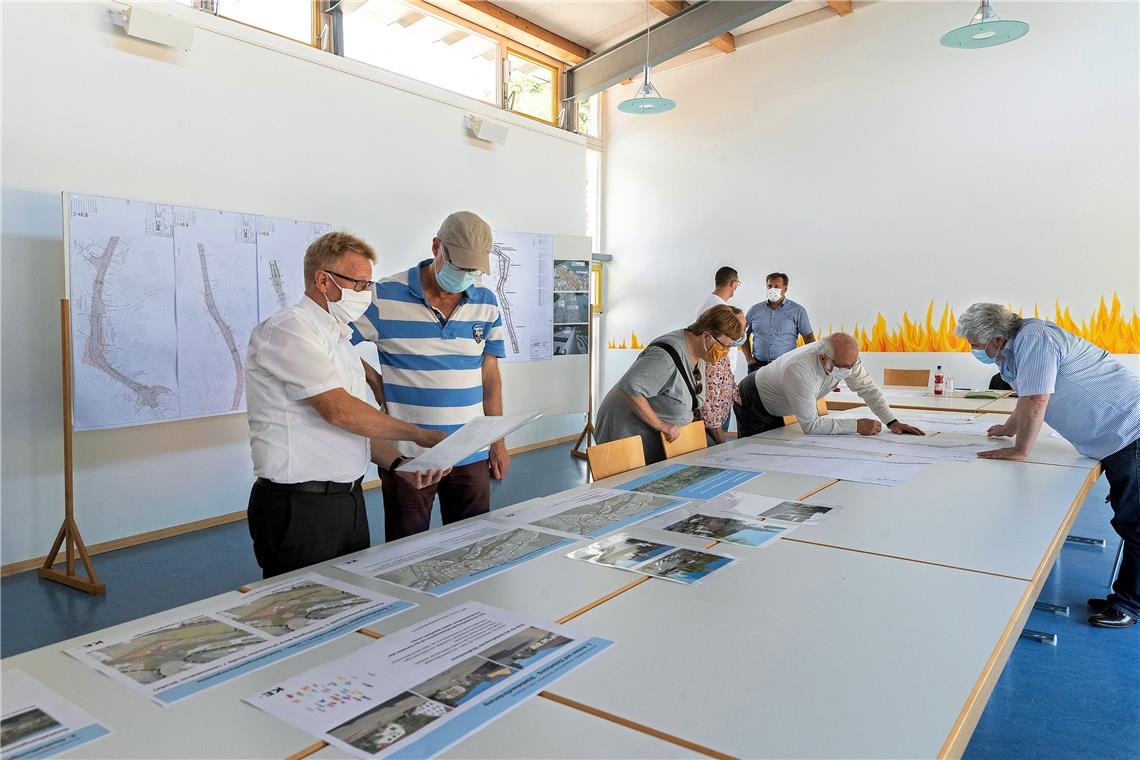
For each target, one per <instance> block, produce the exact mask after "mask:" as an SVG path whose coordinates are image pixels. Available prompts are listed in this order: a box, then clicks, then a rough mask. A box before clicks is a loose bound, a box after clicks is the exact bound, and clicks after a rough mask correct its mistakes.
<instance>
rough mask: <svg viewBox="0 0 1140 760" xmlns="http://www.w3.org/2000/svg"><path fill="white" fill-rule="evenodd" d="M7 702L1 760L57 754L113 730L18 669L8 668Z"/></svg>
mask: <svg viewBox="0 0 1140 760" xmlns="http://www.w3.org/2000/svg"><path fill="white" fill-rule="evenodd" d="M3 704H4V707H3V710H4V714H3V717H2V718H0V760H39V758H49V757H55V756H57V755H59V754H60V753H62V752H66V751H67V750H70V749H75V748H76V747H78V746H80V745H81V744H86V743H87V742H90V741H94V740H95V739H99V738H102V737H104V736H107V735H108V734H110V733H111V732H110V731H109V730H107V728H106V726H103V725H102V724H101V723H98V722H97V721H96V720H95V719H94V718H92V717H91V716H90V715H88V714H87V713H86V712H84V711H83V710H81V709H79V708H78V707H76V706H75V705H74V704H72V703H71V702H68V701H67V700H66V699H64V698H63V697H61V696H60V695H58V694H56V693H55V692H54V691H52V690H51V689H49V688H48V687H46V686H44V685H43V684H42V683H40V682H39V681H37V680H36V679H35V678H33V677H32V676H30V675H28V674H27V673H25V672H24V671H22V670H20V669H18V668H9V669H8V670H5V671H4V675H3Z"/></svg>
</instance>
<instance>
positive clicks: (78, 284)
mask: <svg viewBox="0 0 1140 760" xmlns="http://www.w3.org/2000/svg"><path fill="white" fill-rule="evenodd" d="M67 213H68V216H69V225H68V229H69V233H70V235H69V240H68V247H69V249H70V254H71V257H70V272H71V351H72V366H73V367H74V370H73V372H74V385H75V427H76V428H77V429H83V428H100V427H112V426H116V425H134V424H140V423H144V422H159V421H161V420H170V419H175V418H177V417H178V416H179V411H178V344H177V341H176V333H177V327H176V323H175V317H174V303H175V277H174V256H173V255H172V253H173V247H174V239H173V224H174V209H173V208H172V207H170V206H160V205H156V204H153V203H139V202H136V201H119V200H110V199H106V198H92V197H88V196H80V195H72V196H71V197H70V203H69V208H68V209H67Z"/></svg>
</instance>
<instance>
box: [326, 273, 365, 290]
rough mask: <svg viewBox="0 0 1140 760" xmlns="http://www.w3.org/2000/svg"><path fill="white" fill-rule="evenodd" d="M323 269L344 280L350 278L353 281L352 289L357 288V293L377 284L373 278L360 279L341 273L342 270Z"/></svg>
mask: <svg viewBox="0 0 1140 760" xmlns="http://www.w3.org/2000/svg"><path fill="white" fill-rule="evenodd" d="M321 271H323V272H324V273H325V274H331V275H332V276H333V277H339V278H340V279H342V280H348V281H349V282H351V283H352V289H353V290H355V291H356V292H357V293H360V292H362V291H365V290H371V289H372V286H373V285H375V284H376V283H375V282H373V281H372V280H358V279H356V278H355V277H349V276H348V275H346V274H341V273H340V272H334V271H332V270H331V269H323V270H321ZM339 284H340V283H339V282H338V283H337V285H339Z"/></svg>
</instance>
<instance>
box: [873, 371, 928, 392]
mask: <svg viewBox="0 0 1140 760" xmlns="http://www.w3.org/2000/svg"><path fill="white" fill-rule="evenodd" d="M883 385H907V386H910V387H912V388H925V387H926V386H928V385H930V370H928V369H885V370H883Z"/></svg>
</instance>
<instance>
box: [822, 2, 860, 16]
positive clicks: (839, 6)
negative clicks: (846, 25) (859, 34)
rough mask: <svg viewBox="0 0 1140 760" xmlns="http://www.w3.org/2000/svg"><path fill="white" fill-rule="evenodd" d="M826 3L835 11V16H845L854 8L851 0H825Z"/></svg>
mask: <svg viewBox="0 0 1140 760" xmlns="http://www.w3.org/2000/svg"><path fill="white" fill-rule="evenodd" d="M827 4H828V5H830V6H831V10H833V11H835V15H837V16H846V15H847V14H849V13H851V12H852V11H854V10H855V4H854V3H852V2H851V0H827Z"/></svg>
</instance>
